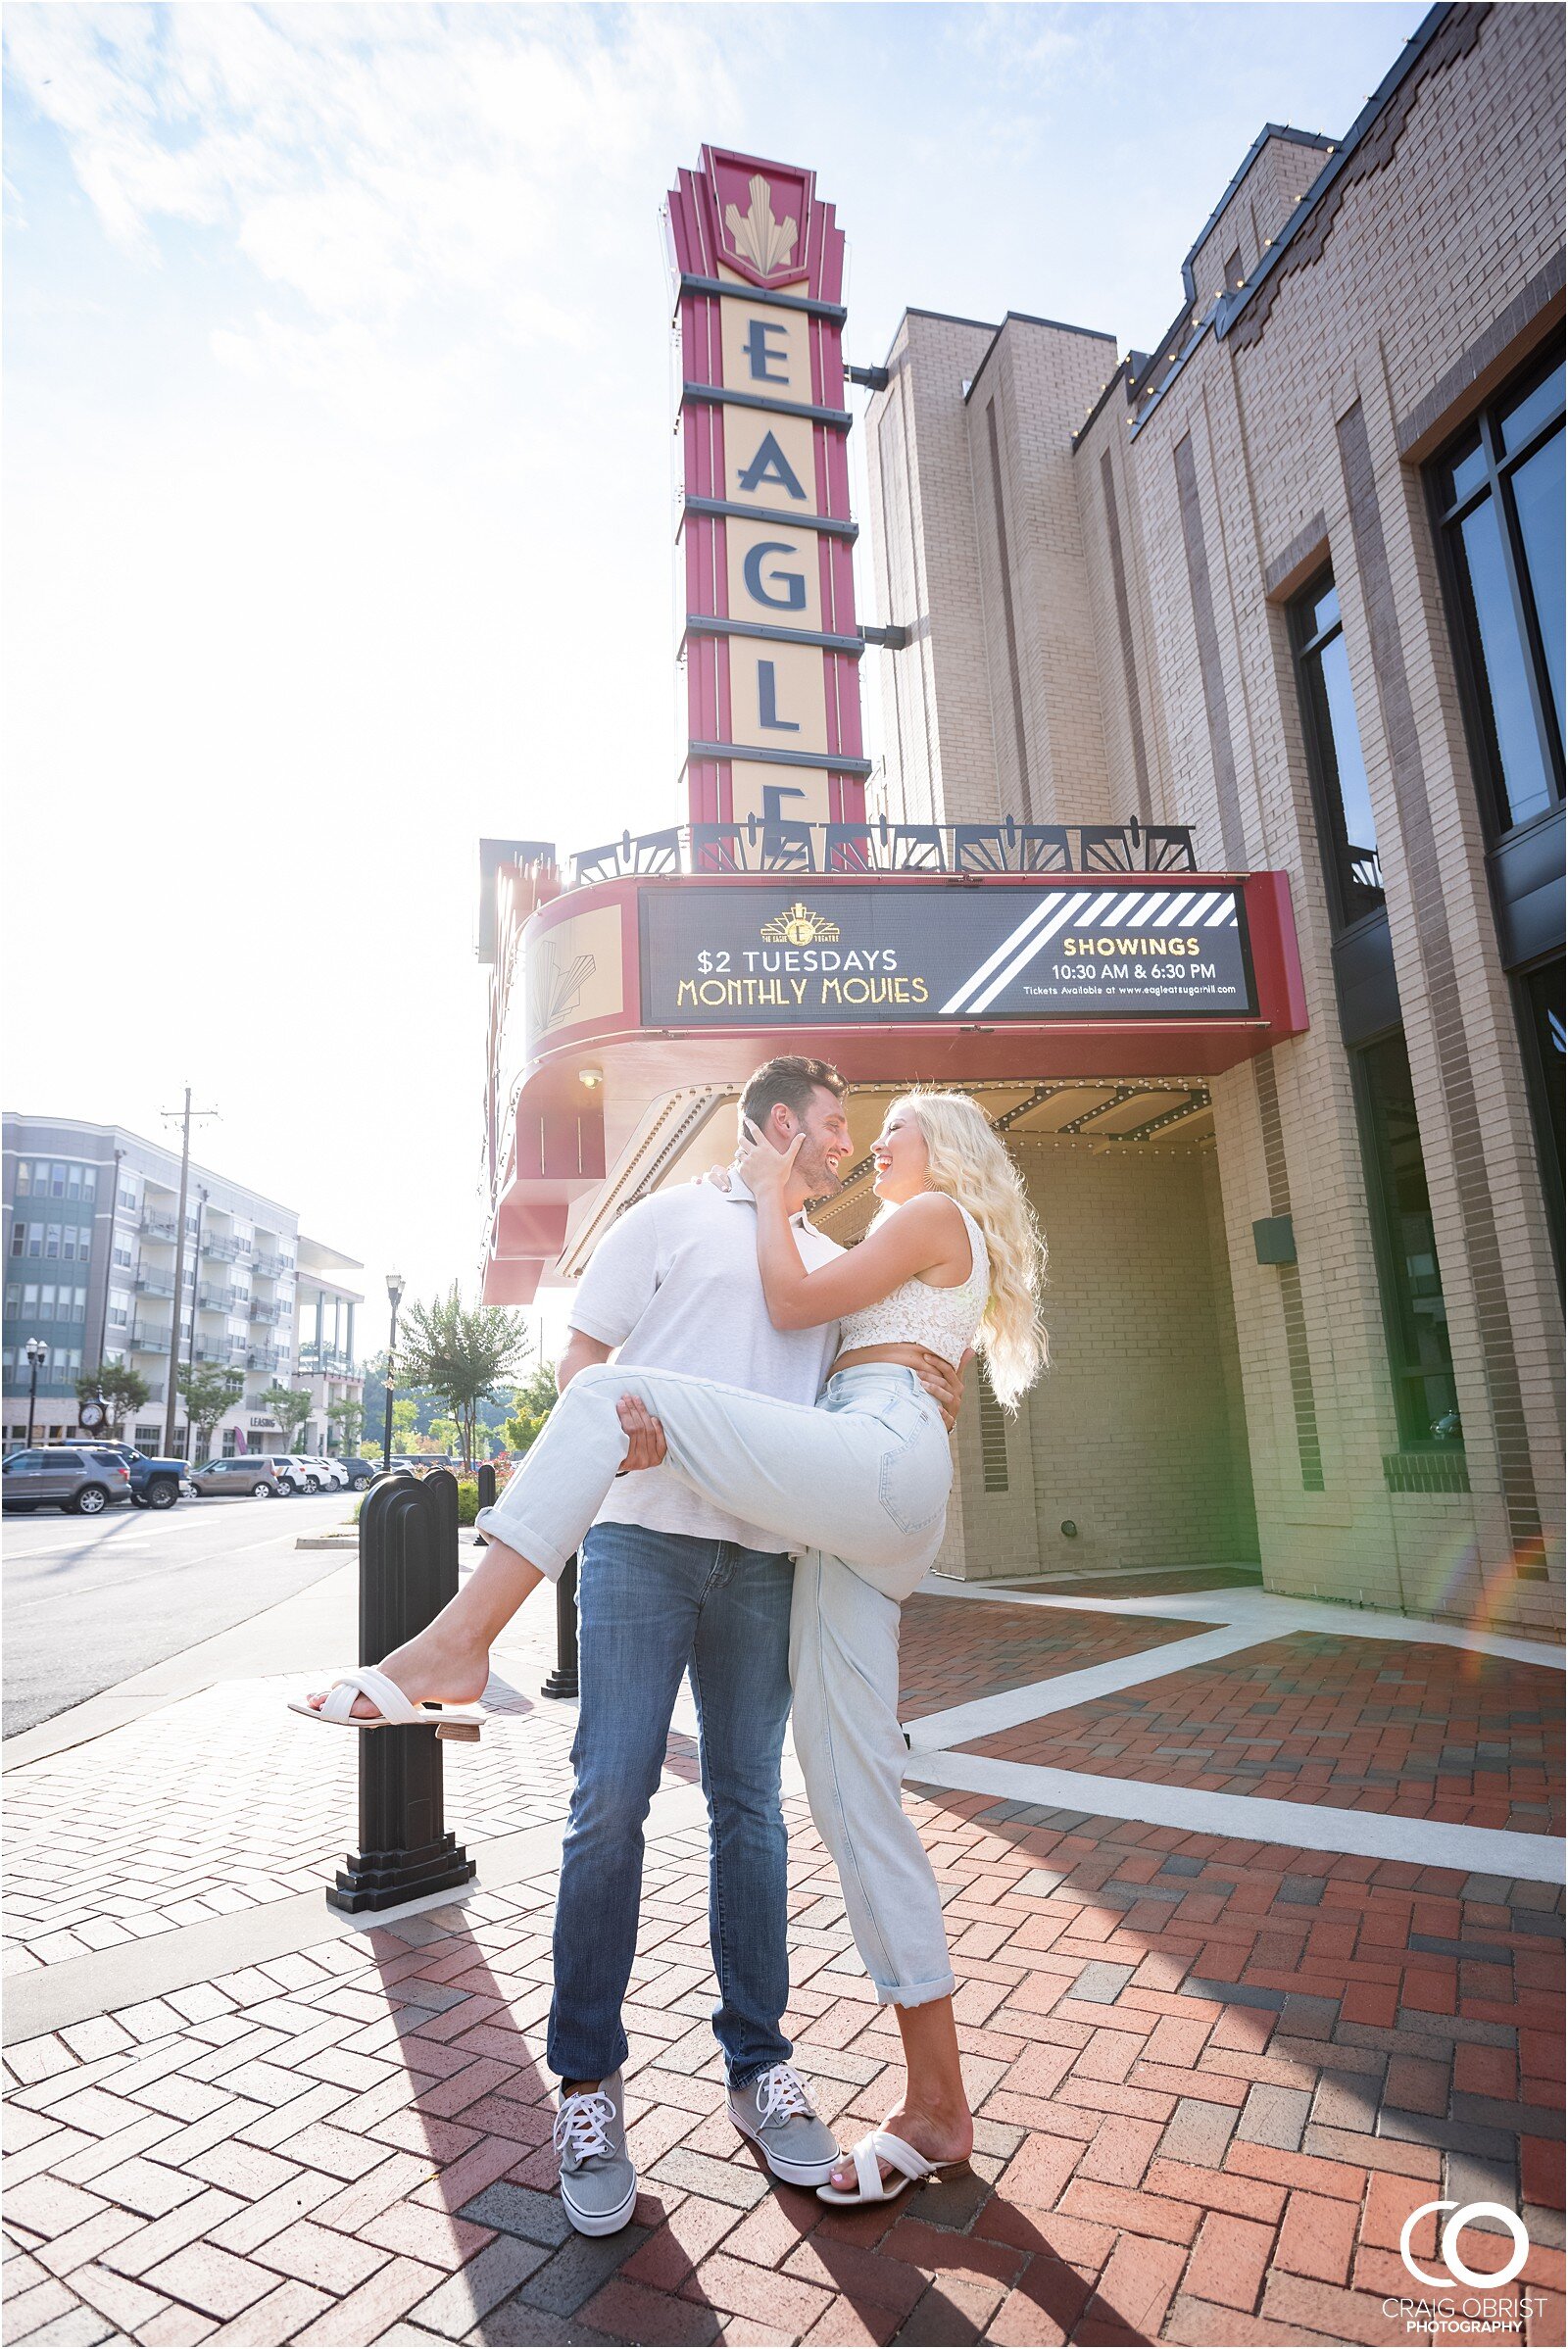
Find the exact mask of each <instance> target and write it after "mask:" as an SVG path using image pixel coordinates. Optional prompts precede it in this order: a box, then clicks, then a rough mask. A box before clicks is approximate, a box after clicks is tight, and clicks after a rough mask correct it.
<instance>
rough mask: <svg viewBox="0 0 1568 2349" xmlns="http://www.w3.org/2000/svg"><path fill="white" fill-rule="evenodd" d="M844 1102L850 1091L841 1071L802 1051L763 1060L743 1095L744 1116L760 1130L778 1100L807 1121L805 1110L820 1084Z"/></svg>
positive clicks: (802, 1120)
mask: <svg viewBox="0 0 1568 2349" xmlns="http://www.w3.org/2000/svg"><path fill="white" fill-rule="evenodd" d="M818 1086H821V1087H822V1089H823V1091H824V1092H827V1093H831V1094H832V1095H833V1097H834V1099H835V1100H836V1101H842V1100H843V1099H844V1096H845V1094H846V1093H847V1092H848V1091H849V1088H848V1086H847V1085H846V1084H845V1082H844V1079H843V1078H842V1077H841V1076H840V1075H839V1072H838V1070H837V1069H836V1068H835V1067H834V1066H833V1064H832V1062H831V1061H828V1060H809V1059H808V1058H807V1057H806V1056H805V1054H804V1053H801V1052H781V1053H780V1054H779V1056H778V1058H777V1059H776V1060H764V1061H763V1062H762V1065H761V1067H760V1068H757V1069H754V1070H753V1071H752V1073H751V1075H750V1076H749V1077H748V1078H747V1080H746V1090H745V1092H744V1093H743V1094H742V1095H741V1115H742V1117H746V1118H750V1120H751V1122H752V1124H753V1125H754V1126H756V1127H757V1128H758V1130H759V1132H760V1130H761V1128H762V1127H763V1126H764V1125H766V1123H767V1120H768V1117H769V1115H770V1114H771V1112H772V1110H773V1108H774V1106H775V1104H776V1103H778V1102H782V1103H783V1105H784V1107H785V1108H786V1109H788V1110H789V1111H790V1112H791V1113H792V1115H794V1116H795V1117H797V1118H799V1119H800V1121H801V1122H802V1124H803V1125H804V1124H805V1122H806V1112H807V1110H808V1109H809V1107H810V1105H811V1096H812V1094H813V1093H814V1092H815V1091H816V1089H817V1087H818Z"/></svg>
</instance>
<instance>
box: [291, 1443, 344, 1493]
mask: <svg viewBox="0 0 1568 2349" xmlns="http://www.w3.org/2000/svg"><path fill="white" fill-rule="evenodd" d="M294 1456H295V1458H296V1459H297V1460H298V1461H299V1463H300V1465H301V1467H302V1468H304V1469H306V1470H307V1471H308V1472H309V1473H310V1474H311V1475H313V1476H314V1477H315V1478H316V1481H317V1483H318V1484H319V1486H320V1488H321V1490H322V1492H324V1493H346V1492H347V1491H348V1489H349V1472H348V1470H347V1469H346V1468H345V1467H344V1465H343V1463H342V1461H341V1460H334V1459H332V1458H331V1457H330V1455H329V1454H328V1453H326V1452H323V1451H307V1452H296V1453H295V1455H294Z"/></svg>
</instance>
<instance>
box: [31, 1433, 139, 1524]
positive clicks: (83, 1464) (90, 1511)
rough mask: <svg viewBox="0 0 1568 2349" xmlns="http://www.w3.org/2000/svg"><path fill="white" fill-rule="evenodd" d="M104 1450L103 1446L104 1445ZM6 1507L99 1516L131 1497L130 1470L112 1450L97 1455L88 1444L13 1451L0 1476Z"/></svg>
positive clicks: (105, 1448)
mask: <svg viewBox="0 0 1568 2349" xmlns="http://www.w3.org/2000/svg"><path fill="white" fill-rule="evenodd" d="M104 1450H105V1451H106V1452H107V1446H105V1447H104ZM0 1493H3V1498H4V1505H5V1507H6V1508H8V1509H11V1510H13V1511H16V1512H19V1513H20V1514H22V1515H23V1516H29V1515H30V1514H31V1512H32V1511H33V1510H34V1509H69V1510H70V1511H71V1513H72V1515H73V1516H75V1517H100V1516H102V1514H103V1512H104V1510H105V1509H114V1508H118V1507H119V1506H120V1505H121V1503H122V1502H128V1501H129V1499H130V1470H129V1469H128V1468H127V1467H126V1466H125V1463H124V1461H123V1460H119V1459H116V1458H115V1457H114V1455H113V1454H112V1453H108V1456H107V1457H105V1456H101V1455H100V1453H99V1452H98V1450H97V1449H96V1448H95V1447H93V1446H91V1445H88V1444H39V1445H38V1446H37V1447H36V1449H35V1450H31V1451H18V1452H13V1453H12V1455H11V1457H10V1459H9V1460H7V1461H6V1463H5V1467H4V1472H3V1481H0Z"/></svg>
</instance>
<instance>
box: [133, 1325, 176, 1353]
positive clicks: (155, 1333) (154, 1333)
mask: <svg viewBox="0 0 1568 2349" xmlns="http://www.w3.org/2000/svg"><path fill="white" fill-rule="evenodd" d="M130 1343H131V1346H133V1347H134V1349H135V1351H136V1352H137V1353H139V1354H167V1353H168V1351H169V1331H168V1328H167V1326H166V1327H165V1328H164V1329H159V1328H158V1327H157V1326H156V1324H152V1323H148V1322H145V1321H138V1322H137V1324H136V1326H135V1328H134V1329H133V1330H132V1331H131V1333H130Z"/></svg>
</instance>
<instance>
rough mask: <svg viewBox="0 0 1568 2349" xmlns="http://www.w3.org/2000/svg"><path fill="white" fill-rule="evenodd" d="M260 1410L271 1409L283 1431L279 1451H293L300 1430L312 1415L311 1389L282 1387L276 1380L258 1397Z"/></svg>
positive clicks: (257, 1404)
mask: <svg viewBox="0 0 1568 2349" xmlns="http://www.w3.org/2000/svg"><path fill="white" fill-rule="evenodd" d="M256 1408H257V1409H258V1411H270V1413H271V1415H272V1417H273V1418H274V1419H275V1420H276V1421H277V1424H278V1426H279V1427H280V1428H281V1429H282V1431H283V1441H282V1443H281V1444H279V1445H278V1449H279V1451H292V1450H293V1449H294V1446H295V1444H297V1443H298V1442H299V1440H300V1430H301V1428H302V1427H303V1426H304V1425H305V1422H306V1421H307V1419H309V1417H310V1415H311V1396H310V1390H309V1389H308V1388H305V1387H282V1386H279V1385H278V1383H277V1382H276V1380H274V1381H273V1383H272V1385H271V1386H270V1387H269V1388H268V1390H267V1393H266V1394H265V1395H258V1396H257V1397H256Z"/></svg>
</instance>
